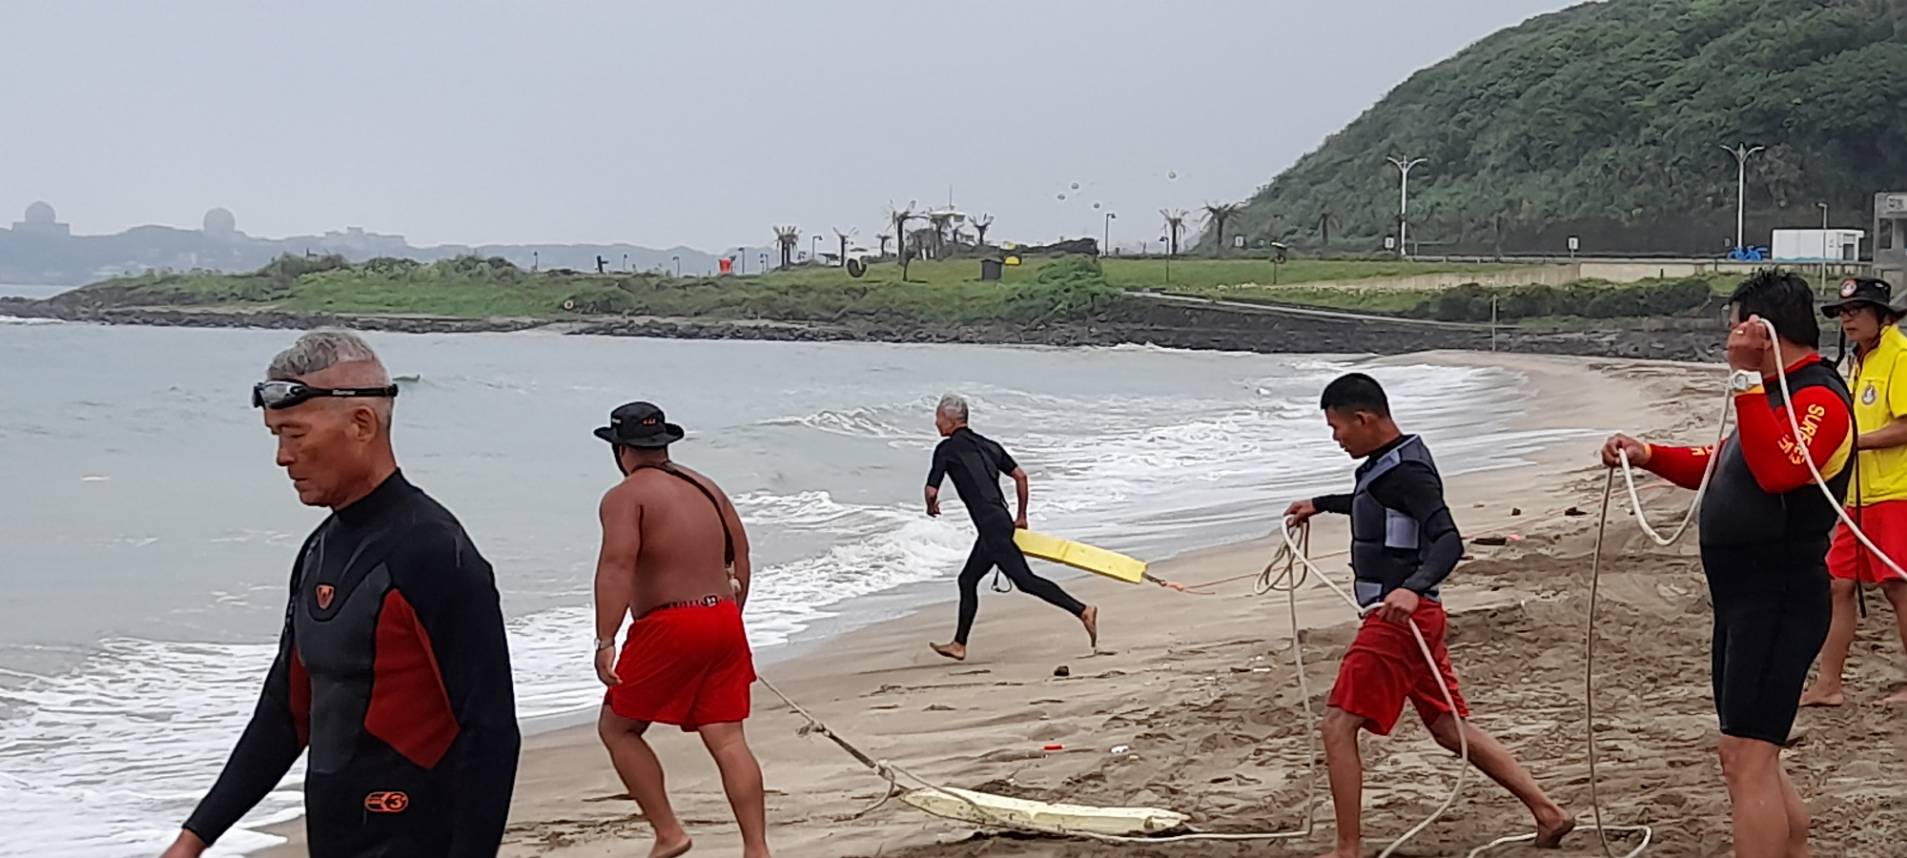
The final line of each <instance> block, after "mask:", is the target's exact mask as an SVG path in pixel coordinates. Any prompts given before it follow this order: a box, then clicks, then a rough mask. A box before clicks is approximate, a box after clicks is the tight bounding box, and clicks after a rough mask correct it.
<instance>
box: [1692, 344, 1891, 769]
mask: <svg viewBox="0 0 1907 858" xmlns="http://www.w3.org/2000/svg"><path fill="white" fill-rule="evenodd" d="M1788 384H1789V387H1790V388H1791V389H1792V390H1793V391H1794V394H1795V396H1796V397H1797V398H1800V397H1802V396H1804V395H1809V394H1810V393H1813V392H1815V391H1812V390H1811V389H1813V388H1824V389H1826V390H1827V391H1828V392H1830V393H1831V395H1832V398H1833V399H1835V400H1838V401H1839V403H1840V404H1841V406H1842V409H1841V410H1840V411H1839V412H1837V413H1834V414H1832V415H1831V416H1830V415H1822V416H1821V418H1820V419H1831V420H1833V421H1835V422H1836V423H1837V424H1844V425H1852V419H1853V418H1852V416H1851V415H1852V403H1853V397H1852V396H1850V395H1849V393H1848V390H1847V385H1846V383H1845V382H1844V381H1842V379H1841V376H1840V375H1839V374H1838V373H1836V372H1835V371H1834V369H1833V367H1832V366H1830V365H1829V364H1828V363H1827V362H1825V361H1819V360H1817V361H1813V362H1809V363H1807V364H1805V365H1803V366H1801V367H1799V368H1796V369H1790V370H1789V376H1788ZM1767 399H1768V405H1769V407H1771V408H1775V409H1781V408H1783V402H1782V400H1781V390H1780V388H1779V387H1778V386H1776V387H1770V388H1769V389H1768V392H1767ZM1813 417H1814V415H1809V416H1808V417H1804V418H1803V422H1804V426H1805V422H1806V420H1807V419H1811V418H1813ZM1779 426H1780V427H1781V432H1782V433H1783V436H1784V437H1786V435H1787V434H1788V433H1789V432H1790V431H1791V430H1790V429H1789V428H1788V421H1787V418H1786V417H1785V416H1783V417H1782V418H1781V420H1780V422H1779ZM1840 431H1841V432H1843V433H1845V432H1847V431H1848V430H1846V429H1842V430H1840ZM1851 444H1852V442H1851V439H1850V441H1849V446H1851ZM1769 452H1771V451H1759V450H1758V451H1755V453H1754V454H1755V455H1766V454H1767V453H1769ZM1719 455H1720V456H1721V460H1720V461H1719V462H1717V463H1716V467H1715V476H1714V481H1713V482H1712V483H1711V484H1710V485H1709V489H1708V497H1707V498H1706V499H1705V500H1704V501H1703V502H1702V509H1701V512H1700V516H1701V518H1700V524H1701V539H1700V541H1701V549H1702V568H1703V570H1704V571H1705V572H1706V574H1707V577H1708V588H1709V598H1710V600H1711V601H1712V602H1713V603H1714V605H1715V633H1714V648H1713V650H1712V652H1711V654H1710V671H1711V673H1710V675H1711V682H1712V683H1713V689H1714V692H1715V710H1716V713H1717V714H1718V715H1719V716H1720V721H1721V731H1722V733H1723V734H1725V735H1729V736H1737V737H1740V738H1746V739H1759V740H1761V741H1763V742H1768V743H1770V744H1775V745H1785V744H1787V743H1788V734H1789V732H1790V731H1791V730H1792V729H1793V727H1794V720H1795V716H1796V715H1797V714H1798V713H1797V710H1798V708H1799V707H1800V701H1801V689H1802V687H1803V686H1804V685H1805V684H1806V683H1807V679H1808V668H1809V666H1811V665H1812V664H1813V663H1814V658H1815V656H1816V655H1817V654H1819V653H1820V651H1821V645H1822V643H1824V642H1825V641H1826V640H1827V636H1828V626H1829V625H1830V623H1831V622H1832V612H1833V607H1832V604H1831V602H1830V597H1829V590H1828V574H1827V554H1828V543H1829V541H1830V537H1831V535H1832V533H1833V530H1834V525H1835V523H1836V522H1837V521H1839V518H1838V517H1837V515H1836V513H1835V506H1834V504H1831V503H1829V502H1828V499H1827V498H1826V497H1824V496H1823V495H1822V494H1821V489H1820V488H1819V487H1818V486H1816V485H1815V484H1814V483H1813V481H1812V477H1810V479H1809V482H1808V483H1806V484H1805V485H1802V486H1799V487H1797V488H1794V489H1791V490H1789V491H1786V492H1781V493H1778V494H1771V493H1769V492H1767V491H1765V490H1764V489H1763V488H1762V487H1761V486H1760V485H1759V484H1758V482H1757V480H1756V477H1755V474H1754V473H1753V472H1752V471H1751V470H1750V468H1749V466H1748V457H1749V455H1751V454H1750V453H1748V451H1745V450H1743V448H1742V440H1741V435H1740V433H1739V432H1738V433H1737V434H1735V435H1733V436H1731V437H1730V438H1729V439H1728V440H1727V441H1726V442H1725V443H1724V444H1723V445H1722V448H1721V451H1720V453H1719ZM1775 455H1776V456H1777V457H1779V455H1780V454H1779V453H1777V454H1775ZM1795 461H1798V460H1795ZM1823 470H1824V471H1827V473H1826V474H1824V476H1827V477H1828V485H1829V488H1830V489H1831V490H1832V492H1833V494H1834V496H1835V497H1846V496H1847V486H1848V481H1849V479H1850V478H1851V477H1852V475H1853V469H1852V468H1847V467H1843V468H1842V469H1841V470H1839V471H1838V472H1837V471H1833V470H1832V469H1830V468H1823Z"/></svg>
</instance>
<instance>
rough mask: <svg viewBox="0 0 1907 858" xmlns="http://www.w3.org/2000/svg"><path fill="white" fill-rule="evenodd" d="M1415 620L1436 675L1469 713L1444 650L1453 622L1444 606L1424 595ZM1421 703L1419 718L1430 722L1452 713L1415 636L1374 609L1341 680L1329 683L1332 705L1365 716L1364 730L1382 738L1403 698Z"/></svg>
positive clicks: (1465, 714) (1465, 713)
mask: <svg viewBox="0 0 1907 858" xmlns="http://www.w3.org/2000/svg"><path fill="white" fill-rule="evenodd" d="M1411 622H1414V623H1416V624H1417V627H1418V628H1419V629H1422V630H1423V633H1424V643H1426V644H1429V645H1430V653H1431V655H1432V656H1435V657H1436V660H1437V673H1441V674H1442V675H1443V681H1444V683H1445V684H1446V685H1448V686H1450V697H1451V699H1453V700H1455V701H1456V703H1457V715H1459V716H1461V717H1464V718H1468V717H1470V706H1469V704H1467V703H1465V702H1464V700H1463V693H1462V692H1460V691H1458V690H1457V674H1456V672H1455V671H1453V670H1451V668H1450V652H1449V651H1448V650H1446V649H1444V631H1445V629H1447V628H1448V627H1449V625H1450V617H1449V615H1447V614H1445V613H1444V609H1443V605H1440V604H1438V603H1436V602H1433V601H1431V600H1429V599H1424V600H1423V601H1421V602H1419V603H1418V606H1417V612H1416V613H1414V614H1412V615H1411ZM1405 701H1409V702H1410V703H1411V704H1413V705H1415V706H1416V707H1417V717H1419V718H1422V719H1423V720H1424V724H1425V725H1426V726H1428V725H1430V724H1432V723H1434V722H1435V721H1436V720H1437V719H1438V718H1441V717H1443V716H1444V714H1445V713H1448V712H1449V711H1450V706H1449V705H1448V704H1446V703H1445V702H1444V696H1443V692H1442V691H1441V690H1439V689H1438V688H1437V678H1436V674H1433V673H1431V671H1430V665H1429V664H1427V663H1425V662H1424V654H1423V651H1422V650H1420V649H1418V648H1417V638H1416V636H1415V635H1412V634H1411V633H1410V629H1409V628H1408V627H1406V626H1400V625H1397V624H1395V623H1391V622H1387V621H1385V620H1382V619H1379V618H1378V616H1377V614H1375V613H1373V614H1371V615H1370V616H1367V617H1365V618H1364V624H1363V625H1362V626H1360V627H1359V628H1358V630H1357V638H1356V639H1354V640H1352V641H1351V648H1350V649H1349V650H1346V651H1345V653H1344V663H1343V664H1341V665H1339V667H1338V680H1337V683H1336V684H1335V685H1332V686H1331V698H1330V705H1332V706H1335V707H1337V708H1339V709H1342V710H1344V711H1346V712H1349V713H1350V714H1352V715H1356V716H1358V717H1360V718H1363V719H1364V726H1365V729H1368V730H1370V731H1371V732H1373V733H1376V734H1377V735H1379V736H1388V735H1390V732H1391V729H1392V728H1394V727H1396V726H1397V719H1398V718H1399V717H1401V716H1402V715H1403V714H1404V702H1405Z"/></svg>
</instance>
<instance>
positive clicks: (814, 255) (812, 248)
mask: <svg viewBox="0 0 1907 858" xmlns="http://www.w3.org/2000/svg"><path fill="white" fill-rule="evenodd" d="M808 258H809V259H812V260H814V261H816V262H820V261H821V236H818V235H811V236H808Z"/></svg>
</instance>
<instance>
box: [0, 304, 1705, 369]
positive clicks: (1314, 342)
mask: <svg viewBox="0 0 1907 858" xmlns="http://www.w3.org/2000/svg"><path fill="white" fill-rule="evenodd" d="M0 315H9V316H18V317H27V318H50V319H60V320H64V321H72V322H91V323H98V324H109V325H160V326H172V327H202V328H276V329H290V330H306V329H310V328H317V327H326V326H341V327H350V328H355V329H359V330H370V331H397V332H402V333H479V332H510V331H524V330H530V329H546V330H553V331H556V332H560V333H565V334H590V335H597V336H621V337H652V338H662V339H699V340H711V339H714V340H720V339H737V340H771V341H788V342H836V341H863V342H887V343H969V344H993V345H1000V344H1009V345H1041V346H1113V345H1125V344H1140V345H1153V346H1160V347H1166V348H1183V349H1204V350H1220V351H1246V352H1262V353H1290V352H1302V353H1330V354H1380V355H1393V354H1408V353H1411V352H1420V351H1429V350H1436V349H1458V350H1467V351H1491V350H1496V351H1506V352H1526V353H1538V354H1564V355H1580V356H1595V357H1622V358H1653V359H1664V360H1711V359H1714V357H1715V356H1716V355H1717V354H1718V353H1719V351H1720V348H1721V343H1722V339H1721V336H1720V332H1719V330H1718V329H1717V328H1716V326H1714V325H1707V324H1701V323H1700V322H1699V320H1673V323H1665V324H1658V325H1654V326H1651V327H1649V328H1643V327H1636V326H1619V325H1611V326H1609V327H1606V328H1603V329H1599V330H1565V329H1531V328H1523V327H1515V326H1506V327H1503V328H1500V329H1499V330H1498V331H1497V333H1496V336H1495V337H1494V343H1493V342H1492V339H1493V338H1492V336H1491V332H1490V330H1489V329H1488V328H1487V327H1483V326H1476V327H1457V326H1436V325H1423V324H1416V323H1413V322H1411V321H1410V320H1401V319H1384V318H1380V317H1369V316H1352V315H1345V316H1342V317H1332V316H1319V315H1290V314H1283V313H1280V312H1278V311H1276V310H1259V311H1252V312H1246V311H1241V310H1238V309H1236V308H1230V307H1219V306H1201V305H1197V304H1182V303H1169V304H1168V303H1163V302H1153V301H1144V300H1134V301H1128V302H1124V303H1123V304H1122V305H1121V306H1119V307H1118V308H1116V309H1114V310H1112V311H1110V312H1108V313H1105V314H1103V315H1102V316H1100V317H1098V318H1095V319H1092V320H1089V321H1079V320H1065V321H1052V322H1046V323H1036V324H1030V325H1019V324H1010V323H1003V322H1002V323H984V324H940V323H932V322H923V321H920V320H917V319H908V318H899V317H876V316H849V317H845V318H842V319H839V320H835V321H828V322H808V321H774V320H741V321H728V320H708V319H686V318H663V317H649V316H632V317H623V316H589V317H577V318H575V319H570V320H560V321H558V320H550V319H536V318H461V317H447V316H418V315H397V314H361V313H299V312H284V311H278V310H251V309H230V308H203V307H114V306H98V305H91V306H83V305H76V304H73V303H68V302H60V301H58V300H44V301H32V300H20V299H0Z"/></svg>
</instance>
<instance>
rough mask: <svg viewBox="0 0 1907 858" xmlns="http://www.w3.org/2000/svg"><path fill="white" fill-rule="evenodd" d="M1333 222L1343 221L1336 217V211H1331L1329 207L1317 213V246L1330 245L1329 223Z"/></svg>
mask: <svg viewBox="0 0 1907 858" xmlns="http://www.w3.org/2000/svg"><path fill="white" fill-rule="evenodd" d="M1333 223H1339V224H1341V223H1343V221H1342V220H1339V219H1338V216H1337V213H1335V212H1333V211H1331V210H1330V209H1325V210H1324V211H1322V212H1319V213H1318V246H1319V247H1330V246H1331V224H1333Z"/></svg>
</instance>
